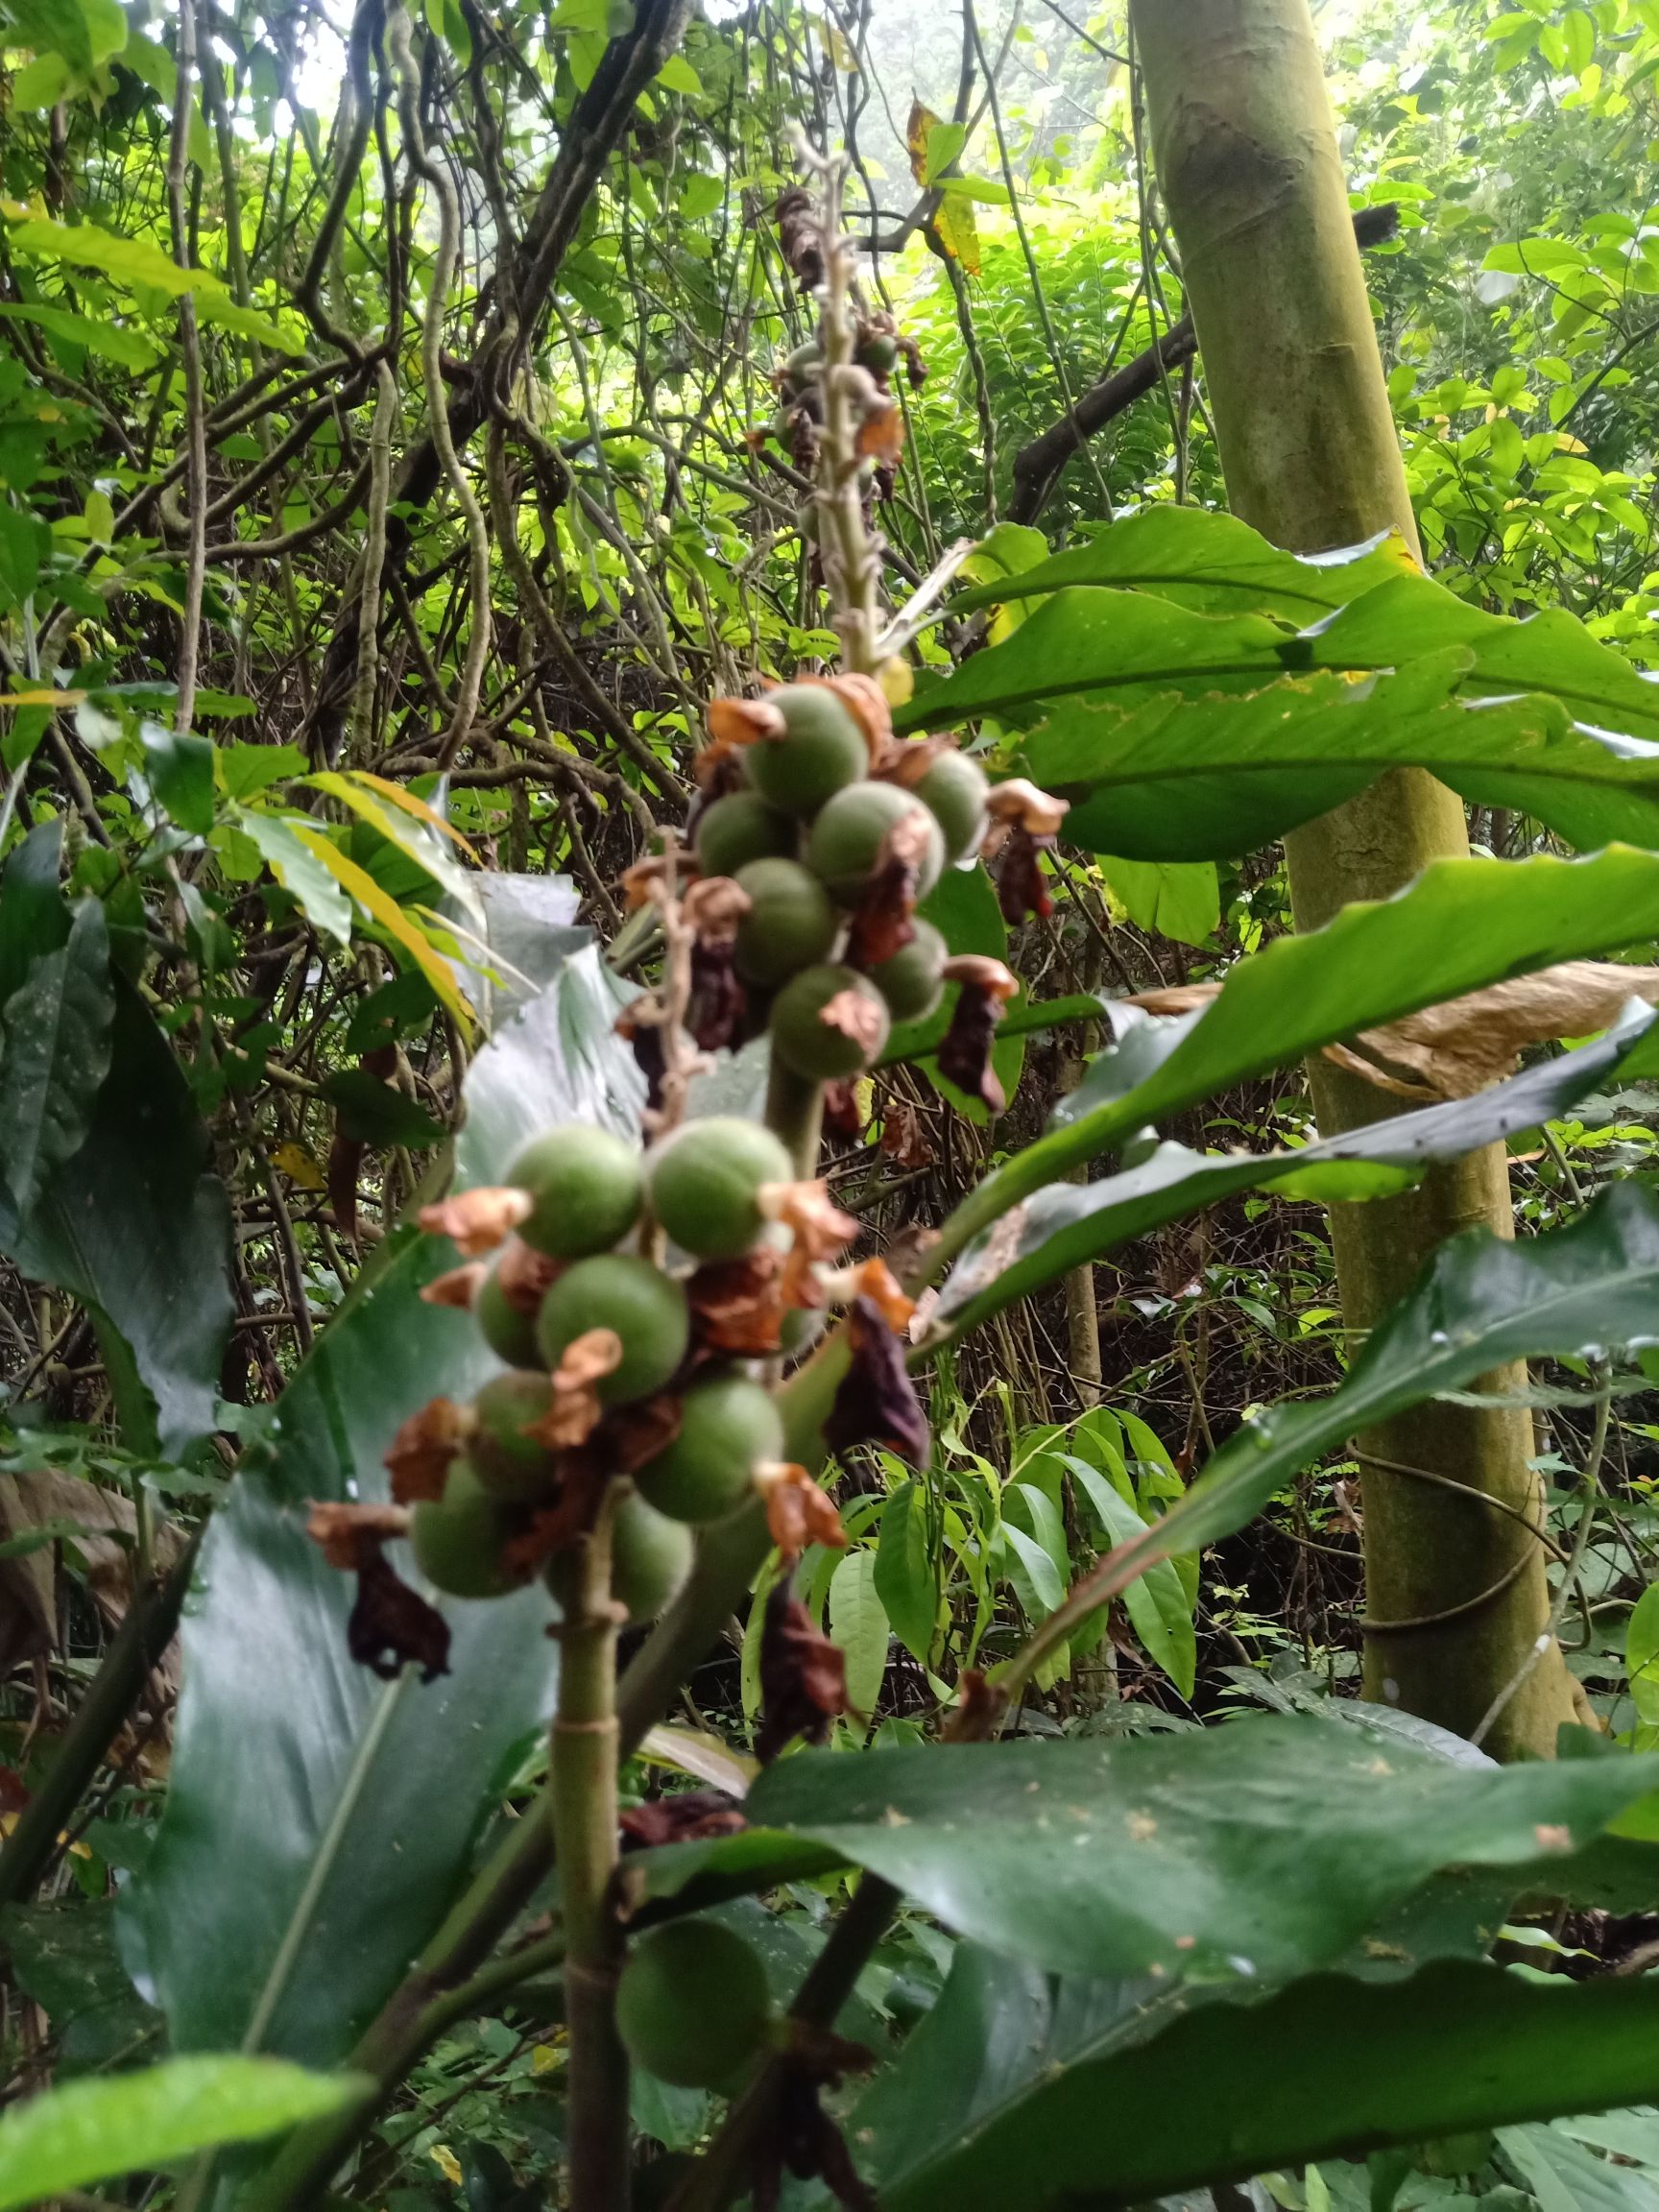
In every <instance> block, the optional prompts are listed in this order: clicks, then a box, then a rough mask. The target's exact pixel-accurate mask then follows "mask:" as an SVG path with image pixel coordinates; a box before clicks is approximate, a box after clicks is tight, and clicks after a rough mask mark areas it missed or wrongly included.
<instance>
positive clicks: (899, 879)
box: [825, 806, 937, 1014]
mask: <svg viewBox="0 0 1659 2212" xmlns="http://www.w3.org/2000/svg"><path fill="white" fill-rule="evenodd" d="M936 833H937V832H936V831H935V829H934V825H933V817H932V816H931V815H930V814H929V813H928V811H927V809H926V807H925V806H913V807H911V808H910V809H909V811H908V812H907V813H905V814H903V815H902V816H901V818H900V819H899V820H898V821H897V822H895V823H894V825H893V827H892V829H889V830H888V832H887V834H886V836H885V837H884V838H883V839H882V840H881V854H880V858H879V860H878V863H877V866H876V872H875V874H874V875H873V876H872V878H870V881H869V882H868V883H867V884H866V885H865V887H864V890H863V893H862V895H861V896H860V898H859V901H858V903H857V905H856V906H855V907H854V912H853V921H852V928H851V932H850V934H849V938H848V944H847V957H848V959H849V960H851V961H852V963H853V965H854V967H855V968H874V967H877V966H878V964H879V963H880V962H881V961H883V960H891V959H892V957H893V955H894V953H895V952H899V951H902V950H903V948H904V947H905V946H906V945H908V944H909V942H910V940H911V939H912V938H913V937H914V936H915V934H916V929H915V925H914V924H913V923H912V921H911V919H910V917H911V916H912V915H913V914H914V913H915V911H916V901H917V898H918V896H919V894H920V891H921V882H922V865H923V861H924V859H925V857H926V853H927V849H928V841H929V839H930V838H931V837H933V836H934V835H936ZM830 1004H831V1005H833V1004H834V1000H833V999H831V1001H830ZM825 1012H826V1014H828V1012H829V1008H828V1007H826V1009H825Z"/></svg>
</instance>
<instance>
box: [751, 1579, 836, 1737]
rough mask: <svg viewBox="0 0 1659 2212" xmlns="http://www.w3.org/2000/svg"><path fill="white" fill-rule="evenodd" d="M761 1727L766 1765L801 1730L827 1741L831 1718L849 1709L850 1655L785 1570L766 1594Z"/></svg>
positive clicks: (763, 1625) (760, 1733) (761, 1655)
mask: <svg viewBox="0 0 1659 2212" xmlns="http://www.w3.org/2000/svg"><path fill="white" fill-rule="evenodd" d="M760 1703H761V1716H760V1727H759V1731H758V1733H757V1736H756V1738H755V1756H756V1757H757V1759H758V1760H759V1761H760V1763H761V1765H762V1766H764V1765H766V1764H767V1762H768V1761H770V1760H773V1759H776V1758H777V1756H778V1754H779V1752H780V1751H781V1750H782V1749H783V1748H784V1747H785V1745H787V1744H789V1743H793V1742H794V1741H795V1739H796V1737H797V1736H805V1739H806V1741H807V1743H823V1741H824V1739H825V1737H826V1736H827V1735H828V1734H829V1723H830V1721H831V1720H833V1719H835V1717H836V1715H837V1714H839V1713H845V1712H846V1710H847V1660H846V1655H845V1653H844V1652H843V1651H842V1649H841V1647H840V1646H839V1645H838V1644H831V1643H830V1641H829V1637H828V1636H826V1635H824V1634H823V1633H822V1631H821V1630H820V1629H819V1628H818V1627H817V1626H816V1625H815V1623H814V1622H813V1619H812V1616H811V1614H810V1613H808V1612H807V1610H806V1608H805V1605H803V1604H802V1602H801V1600H800V1599H799V1598H797V1597H796V1596H795V1594H794V1589H793V1586H792V1583H791V1581H790V1578H789V1577H788V1576H787V1575H785V1576H784V1578H783V1580H782V1581H781V1582H779V1583H777V1584H775V1585H774V1587H773V1589H772V1590H771V1592H770V1593H769V1595H768V1597H767V1599H766V1617H765V1620H764V1622H763V1623H762V1624H761V1629H760Z"/></svg>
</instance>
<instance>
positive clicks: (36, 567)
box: [0, 498, 52, 607]
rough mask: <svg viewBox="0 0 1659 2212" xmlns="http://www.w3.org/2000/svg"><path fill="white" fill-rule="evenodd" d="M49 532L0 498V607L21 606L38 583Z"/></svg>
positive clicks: (48, 546) (49, 547) (36, 519)
mask: <svg viewBox="0 0 1659 2212" xmlns="http://www.w3.org/2000/svg"><path fill="white" fill-rule="evenodd" d="M51 551H52V533H51V531H50V530H48V529H47V527H46V525H45V523H44V522H42V521H41V519H40V517H38V516H37V515H31V514H29V513H28V512H27V511H26V510H23V509H21V508H17V507H12V506H9V505H8V504H7V502H6V500H5V499H4V498H0V607H21V606H22V604H23V602H24V600H25V599H27V598H28V597H29V595H30V593H31V592H32V591H33V590H34V589H35V587H36V584H37V583H38V582H39V581H40V571H41V569H42V568H43V567H44V566H45V564H46V561H47V558H48V556H49V555H50V553H51Z"/></svg>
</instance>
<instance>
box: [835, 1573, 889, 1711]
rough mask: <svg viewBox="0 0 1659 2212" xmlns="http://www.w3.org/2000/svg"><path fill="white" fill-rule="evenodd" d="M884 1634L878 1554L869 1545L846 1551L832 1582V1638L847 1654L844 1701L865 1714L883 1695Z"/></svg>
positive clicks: (884, 1668)
mask: <svg viewBox="0 0 1659 2212" xmlns="http://www.w3.org/2000/svg"><path fill="white" fill-rule="evenodd" d="M887 1636H888V1628H887V1615H886V1613H885V1612H884V1611H883V1609H882V1605H881V1599H880V1595H879V1593H878V1590H877V1588H876V1553H875V1552H874V1551H871V1550H870V1549H869V1548H868V1547H860V1548H859V1549H857V1550H855V1551H847V1552H844V1553H843V1554H842V1556H841V1560H840V1563H839V1565H838V1566H837V1567H836V1569H835V1572H834V1574H833V1575H831V1577H830V1581H829V1640H830V1642H831V1643H832V1644H838V1645H839V1646H840V1647H841V1649H842V1651H843V1653H844V1654H845V1656H846V1661H847V1702H848V1704H849V1705H850V1706H851V1707H852V1708H853V1711H854V1713H855V1714H858V1715H861V1716H864V1717H866V1718H868V1717H869V1716H870V1715H872V1714H873V1713H874V1712H875V1710H876V1707H877V1704H878V1702H879V1699H880V1696H881V1683H882V1679H883V1677H884V1676H885V1674H886V1672H887Z"/></svg>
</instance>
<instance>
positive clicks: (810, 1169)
mask: <svg viewBox="0 0 1659 2212" xmlns="http://www.w3.org/2000/svg"><path fill="white" fill-rule="evenodd" d="M823 1123H824V1086H823V1085H822V1084H821V1083H815V1082H813V1081H812V1080H811V1079H810V1078H809V1077H807V1076H805V1075H797V1074H796V1072H795V1070H793V1069H792V1068H789V1067H786V1066H785V1065H784V1063H783V1062H782V1061H781V1059H780V1058H779V1057H778V1055H777V1053H776V1052H774V1053H773V1055H772V1068H771V1072H770V1074H769V1075H768V1076H767V1078H766V1126H767V1128H768V1129H770V1130H771V1132H772V1134H773V1136H774V1137H777V1138H780V1139H781V1141H782V1142H783V1143H784V1144H786V1145H787V1146H788V1149H789V1155H790V1158H791V1159H792V1160H793V1161H794V1163H795V1172H796V1174H797V1175H799V1176H801V1177H802V1178H803V1179H804V1180H805V1179H806V1178H809V1177H811V1176H813V1175H816V1174H817V1172H818V1143H819V1138H820V1135H821V1132H822V1129H823Z"/></svg>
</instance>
